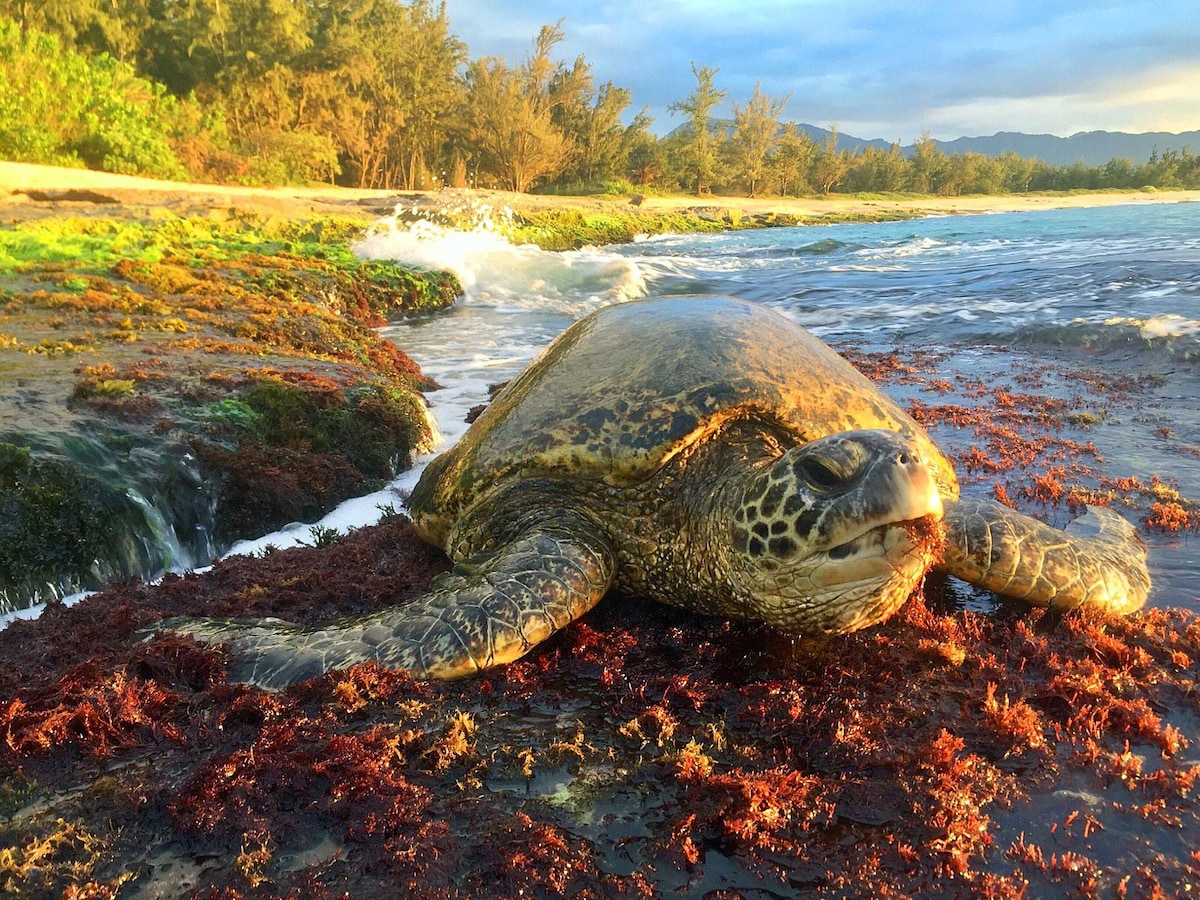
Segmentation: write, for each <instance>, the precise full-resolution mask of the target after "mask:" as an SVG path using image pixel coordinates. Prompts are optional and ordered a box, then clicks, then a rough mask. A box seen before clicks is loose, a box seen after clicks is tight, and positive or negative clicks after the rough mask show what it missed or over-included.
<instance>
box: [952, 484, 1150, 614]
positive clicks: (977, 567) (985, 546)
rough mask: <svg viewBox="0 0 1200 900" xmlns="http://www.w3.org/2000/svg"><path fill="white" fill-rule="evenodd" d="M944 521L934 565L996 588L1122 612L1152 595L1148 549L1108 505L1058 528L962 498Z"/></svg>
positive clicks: (1057, 605) (1041, 600) (1055, 605)
mask: <svg viewBox="0 0 1200 900" xmlns="http://www.w3.org/2000/svg"><path fill="white" fill-rule="evenodd" d="M945 523H946V531H947V536H946V548H945V556H944V558H943V561H942V563H941V565H940V566H939V568H940V569H941V570H942V571H945V572H947V573H948V574H950V575H954V576H957V577H958V578H961V579H963V580H964V581H969V582H970V583H971V584H976V585H979V586H980V587H983V588H987V589H988V590H990V591H995V592H996V593H997V594H1003V595H1005V596H1008V597H1017V598H1019V599H1021V600H1024V601H1026V602H1027V603H1030V604H1032V605H1034V606H1045V607H1050V608H1052V609H1074V608H1075V607H1077V606H1096V607H1102V608H1104V609H1107V610H1109V611H1110V612H1114V613H1118V614H1122V615H1124V614H1126V613H1131V612H1133V611H1134V610H1137V609H1140V608H1141V607H1142V605H1143V604H1144V603H1145V602H1146V596H1147V595H1148V594H1149V593H1150V573H1149V572H1148V571H1147V569H1146V547H1145V545H1144V544H1142V542H1141V539H1140V538H1138V536H1137V532H1136V530H1135V529H1134V527H1133V526H1132V525H1130V524H1129V523H1128V522H1127V521H1125V519H1124V518H1122V517H1121V516H1119V515H1118V514H1117V513H1115V512H1113V511H1112V510H1108V509H1101V508H1096V507H1088V511H1087V514H1086V515H1084V516H1081V517H1080V518H1079V519H1076V520H1075V521H1074V522H1072V523H1071V524H1070V525H1068V526H1067V529H1066V530H1065V531H1062V530H1060V529H1057V528H1051V527H1050V526H1049V525H1046V524H1045V523H1044V522H1039V521H1038V520H1037V519H1034V518H1031V517H1030V516H1026V515H1023V514H1021V513H1019V512H1017V511H1016V510H1014V509H1010V508H1009V507H1007V506H1004V505H1002V504H1000V503H996V502H994V501H991V500H980V499H960V500H958V501H957V502H956V503H951V504H947V506H946V516H945ZM1088 531H1093V532H1094V533H1091V534H1089V533H1087V532H1088Z"/></svg>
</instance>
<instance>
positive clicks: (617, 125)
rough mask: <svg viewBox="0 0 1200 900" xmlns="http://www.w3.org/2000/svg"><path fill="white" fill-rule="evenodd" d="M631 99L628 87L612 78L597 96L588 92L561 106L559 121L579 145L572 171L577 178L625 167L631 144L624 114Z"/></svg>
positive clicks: (590, 178)
mask: <svg viewBox="0 0 1200 900" xmlns="http://www.w3.org/2000/svg"><path fill="white" fill-rule="evenodd" d="M632 99H633V94H632V92H631V91H630V90H629V89H628V88H619V87H616V86H615V85H614V84H613V83H612V82H611V81H609V82H605V83H604V84H602V85H601V86H600V90H599V91H597V92H596V93H595V95H594V96H593V95H592V94H591V93H590V92H589V93H588V94H585V95H582V96H580V97H579V98H578V99H577V100H576V101H575V102H574V103H571V104H569V105H566V104H564V105H563V106H562V107H560V109H561V110H562V112H561V114H560V115H559V116H558V117H557V118H558V121H559V124H560V125H561V127H562V129H563V131H564V132H565V133H566V134H567V135H569V136H570V138H571V140H572V141H573V142H574V144H575V148H576V155H575V160H574V164H573V165H572V167H571V171H570V174H571V175H572V176H573V177H574V179H575V180H576V181H582V182H590V181H594V180H596V179H600V178H608V177H611V176H613V175H616V174H617V173H618V172H620V171H621V170H622V168H623V167H624V162H625V160H626V159H627V158H628V152H629V146H628V141H627V138H626V130H627V129H626V126H625V125H624V124H622V122H621V114H622V113H623V112H624V111H625V108H626V107H627V106H629V103H630V101H631V100H632ZM635 121H636V120H635Z"/></svg>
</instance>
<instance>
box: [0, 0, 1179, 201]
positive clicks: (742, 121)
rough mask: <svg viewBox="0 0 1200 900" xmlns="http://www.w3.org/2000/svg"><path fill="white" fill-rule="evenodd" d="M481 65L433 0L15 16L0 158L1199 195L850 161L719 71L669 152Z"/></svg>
mask: <svg viewBox="0 0 1200 900" xmlns="http://www.w3.org/2000/svg"><path fill="white" fill-rule="evenodd" d="M563 38H564V32H563V25H562V22H561V21H560V22H559V23H557V24H554V25H546V26H543V27H542V29H541V30H540V31H539V33H538V34H537V35H536V36H535V37H534V39H533V41H532V42H531V45H530V48H529V50H528V53H527V55H526V57H525V58H524V59H523V60H522V61H520V62H519V63H512V62H510V61H508V60H505V59H503V58H499V57H480V58H476V59H473V58H471V56H470V54H469V51H468V48H467V46H466V45H465V44H464V43H463V42H462V41H461V40H460V39H459V38H457V37H456V36H455V35H454V34H453V33H452V30H451V26H450V22H449V20H448V18H447V15H446V9H445V5H444V4H437V3H434V2H432V0H410V2H406V3H402V2H398V0H0V158H4V159H9V160H16V161H28V162H46V163H57V164H64V165H85V166H88V167H91V168H96V169H103V170H108V171H116V172H123V173H128V174H146V175H154V176H159V177H173V178H191V179H197V180H209V181H219V182H232V183H238V182H240V183H274V184H279V183H294V182H305V181H310V182H311V181H323V182H334V183H339V184H344V185H350V186H357V187H369V188H397V189H401V188H402V189H416V188H434V187H438V186H442V185H450V186H475V187H500V188H506V189H509V190H515V191H529V190H534V189H537V190H546V191H559V192H578V193H595V192H602V191H608V192H635V191H643V192H646V191H663V192H675V191H690V192H693V193H696V194H704V193H709V192H720V193H735V194H747V195H750V196H755V195H757V194H763V193H766V194H773V195H782V196H801V195H812V194H829V193H835V192H844V193H854V192H873V193H880V192H884V193H886V192H912V193H921V194H943V195H957V194H968V193H982V194H998V193H1007V192H1025V191H1039V190H1073V189H1098V188H1140V187H1145V186H1155V187H1160V188H1200V160H1198V158H1197V157H1196V156H1193V155H1192V154H1191V153H1190V151H1188V150H1187V149H1185V150H1183V151H1182V152H1176V151H1168V152H1166V153H1163V154H1161V155H1159V154H1155V155H1154V156H1153V157H1152V158H1151V159H1150V160H1149V161H1148V162H1146V163H1143V164H1134V163H1133V162H1131V161H1130V160H1126V159H1114V160H1112V161H1110V162H1109V163H1107V164H1106V165H1104V166H1086V165H1084V164H1082V163H1076V164H1074V165H1070V166H1050V165H1047V164H1045V163H1043V162H1041V161H1040V160H1035V159H1028V158H1024V157H1020V156H1017V155H1016V154H1012V153H1009V154H1004V155H1000V156H985V155H983V154H980V153H962V154H945V153H943V152H941V151H940V150H939V149H938V147H937V145H936V144H935V142H934V141H933V140H932V139H930V138H929V136H928V135H923V136H922V137H921V138H920V139H919V140H917V142H916V143H915V145H914V147H913V148H912V149H911V151H910V152H908V153H904V152H902V151H901V148H900V146H899V145H898V144H895V145H893V146H892V147H891V148H890V149H888V150H881V149H879V148H876V147H868V148H863V149H860V150H857V151H854V152H850V151H847V150H841V149H839V148H838V145H837V133H836V130H834V131H833V132H832V133H831V135H829V136H828V137H827V138H826V139H824V140H822V141H819V142H818V141H816V140H814V138H813V137H812V136H810V135H809V134H808V133H807V132H806V131H805V130H804V129H802V128H801V127H800V126H799V125H797V124H796V123H795V122H784V121H782V119H781V115H782V113H783V110H784V108H785V107H786V105H787V103H788V100H789V99H790V98H787V97H782V98H780V97H771V96H769V95H767V94H764V93H763V92H762V90H761V89H760V87H759V86H757V85H756V86H755V89H754V93H753V94H752V96H751V97H749V98H747V99H746V100H745V102H744V103H739V102H737V101H733V102H732V103H731V104H730V106H731V109H732V118H730V119H717V118H716V117H715V116H714V110H716V109H717V108H718V107H720V105H721V104H722V103H723V102H724V101H725V99H726V97H727V92H726V91H725V90H722V89H720V88H719V87H718V85H717V75H718V74H719V73H718V71H717V70H716V69H714V68H711V67H709V66H703V65H700V66H697V65H695V64H693V66H692V74H693V76H694V78H695V87H694V89H693V90H692V92H691V93H690V94H689V95H688V96H687V97H685V98H682V99H681V100H679V101H678V102H676V103H674V104H672V106H671V108H670V110H671V112H672V113H673V114H678V115H679V116H681V119H682V124H681V125H680V126H679V127H677V128H675V129H674V130H673V131H672V132H671V133H670V134H668V135H666V136H664V137H661V138H660V137H657V136H656V135H655V134H654V133H653V132H652V131H651V126H652V125H653V124H654V123H653V120H652V119H651V118H650V116H649V115H648V113H647V111H646V110H645V109H643V110H642V111H640V112H637V113H632V114H631V110H630V107H631V104H632V102H633V97H632V93H631V92H630V90H629V89H627V88H623V87H618V86H617V85H615V84H614V83H613V82H611V81H608V82H604V83H603V84H597V83H596V78H595V76H594V74H593V72H592V67H591V65H590V64H589V63H588V62H587V60H586V59H585V58H584V56H582V55H580V56H578V57H576V58H575V59H574V60H571V61H569V62H568V61H564V60H561V59H559V58H558V56H557V54H556V50H557V49H558V46H559V45H560V44H561V42H562V41H563Z"/></svg>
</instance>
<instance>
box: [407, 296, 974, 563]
mask: <svg viewBox="0 0 1200 900" xmlns="http://www.w3.org/2000/svg"><path fill="white" fill-rule="evenodd" d="M738 418H741V419H745V420H748V421H750V422H758V423H761V424H762V427H763V428H765V429H767V428H769V429H771V430H772V432H773V433H774V434H775V435H776V436H780V435H782V436H783V437H784V439H785V440H790V441H791V443H792V445H793V446H795V445H799V444H802V443H806V442H807V441H810V440H814V439H816V438H819V437H823V436H825V435H829V434H834V433H838V432H842V431H851V430H854V429H860V428H885V429H889V430H893V431H900V432H904V433H905V434H908V435H912V436H914V438H915V439H916V440H917V441H918V442H919V443H920V444H921V445H922V447H923V452H924V454H925V456H926V458H927V459H928V460H930V461H931V463H932V465H933V467H934V470H935V472H936V473H937V479H938V481H939V484H941V485H942V487H943V490H944V493H945V494H946V495H947V496H950V497H953V496H957V483H956V482H955V479H954V473H953V470H952V468H951V466H950V463H949V462H948V461H947V460H946V459H945V457H944V456H943V455H942V453H941V451H940V450H938V449H937V447H936V445H934V444H933V442H932V441H931V440H930V438H929V437H928V435H927V434H926V433H925V431H924V430H923V429H922V428H921V426H920V425H919V424H918V423H917V422H915V421H914V420H913V419H912V418H911V417H910V416H908V415H907V414H906V413H905V412H904V411H903V410H902V409H900V407H899V406H897V405H896V403H895V402H893V401H892V400H891V399H890V398H888V397H887V396H886V395H885V394H883V393H882V392H881V391H880V390H879V389H878V388H877V387H876V386H875V385H874V384H872V383H871V382H870V381H868V380H867V379H866V378H865V377H864V376H863V375H862V374H861V373H859V372H858V370H857V369H855V368H854V367H853V366H851V365H850V364H849V363H848V362H846V361H845V360H844V359H842V358H841V357H840V356H838V355H837V354H836V353H835V352H834V351H833V350H831V349H830V348H829V347H828V346H826V345H825V344H823V343H822V342H821V341H820V340H819V339H818V338H817V337H815V336H814V335H812V334H811V333H809V332H808V331H806V330H805V329H803V328H801V327H800V326H798V325H796V324H795V323H794V322H792V321H791V320H790V319H787V318H785V317H783V316H782V315H780V314H778V313H776V312H773V311H771V310H769V309H767V308H766V307H764V306H762V305H760V304H755V303H749V302H746V301H742V300H735V299H730V298H725V297H712V296H700V297H670V298H663V299H654V300H641V301H635V302H630V303H623V304H617V305H613V306H608V307H605V308H603V309H601V310H598V311H597V312H594V313H592V314H591V315H589V316H587V317H585V318H583V319H580V320H579V321H578V322H576V323H575V324H574V325H572V326H571V327H570V328H568V329H567V330H566V331H564V332H563V333H562V334H561V335H559V337H558V338H556V339H555V340H554V341H553V342H552V343H551V344H550V345H549V346H548V347H547V348H546V349H545V350H544V351H543V352H542V353H541V355H539V356H538V357H537V359H535V360H534V361H533V362H532V363H531V364H530V365H529V367H528V368H527V369H525V371H524V372H522V373H521V374H520V375H519V376H517V377H516V378H514V379H513V380H512V381H511V382H510V383H509V384H508V386H507V387H505V388H504V390H502V391H501V392H500V393H499V394H498V395H497V396H496V398H495V399H494V400H493V402H492V403H491V405H490V406H489V407H488V408H487V409H486V410H485V411H484V412H483V414H482V415H481V416H480V417H479V418H478V419H477V420H476V421H475V423H474V424H473V425H472V426H471V428H470V430H469V431H468V432H467V434H466V435H464V437H463V438H462V440H461V441H459V442H458V444H456V445H455V446H454V447H452V448H451V449H450V450H448V451H447V452H446V453H444V454H443V455H442V456H440V457H439V458H438V459H437V460H435V461H434V463H433V464H431V465H430V467H429V468H428V469H427V470H426V472H425V473H424V475H423V476H422V478H421V481H420V482H419V483H418V485H417V488H416V489H415V490H414V492H413V496H412V500H411V503H410V507H411V509H412V512H413V516H414V520H416V521H417V523H418V526H419V527H420V528H421V530H423V531H425V532H426V533H427V535H428V536H429V537H430V538H431V539H434V540H435V541H436V542H437V543H441V540H440V539H439V538H440V537H441V536H444V534H445V532H446V530H448V528H449V526H450V525H452V524H453V522H454V521H455V520H456V519H457V517H458V515H459V514H460V512H461V511H464V510H466V509H468V508H469V507H471V506H472V505H473V504H474V503H475V502H476V501H477V500H478V499H479V498H480V497H482V496H483V495H485V494H489V493H490V492H491V491H492V490H494V489H497V488H503V487H504V486H506V485H509V484H512V483H514V482H515V481H519V480H523V479H527V478H541V479H555V478H560V479H573V480H576V481H592V482H596V483H597V484H598V486H601V487H600V489H603V488H602V486H603V485H610V486H613V487H617V486H627V485H631V484H635V483H637V482H639V481H641V480H643V479H645V478H648V477H649V476H651V475H652V474H653V473H655V472H656V471H658V470H659V469H660V468H661V467H662V466H663V465H664V464H665V463H666V462H667V461H668V460H670V459H671V458H672V457H673V456H675V455H676V454H678V453H680V452H682V451H684V450H686V449H687V448H689V447H691V446H693V445H695V444H696V443H697V442H701V441H705V440H708V439H712V438H714V437H715V438H716V439H719V435H720V433H721V431H722V429H723V428H724V427H725V426H726V425H727V424H728V423H730V422H731V421H732V420H734V419H738Z"/></svg>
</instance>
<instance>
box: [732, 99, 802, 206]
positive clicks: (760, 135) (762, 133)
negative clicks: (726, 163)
mask: <svg viewBox="0 0 1200 900" xmlns="http://www.w3.org/2000/svg"><path fill="white" fill-rule="evenodd" d="M789 99H790V95H789V96H788V97H784V98H783V99H782V100H774V99H772V98H771V97H768V96H767V95H766V94H764V93H763V92H762V88H761V86H760V85H759V84H758V83H757V82H755V85H754V95H753V96H752V97H751V98H750V100H749V101H748V102H747V103H746V105H745V106H738V105H737V104H736V103H735V104H733V133H732V134H731V135H730V138H729V156H730V160H731V162H732V164H733V170H734V173H735V175H736V176H737V177H738V178H740V179H741V181H742V183H743V184H745V185H746V187H747V189H748V190H749V192H750V196H751V197H753V196H754V195H755V193H756V191H757V189H758V185H759V182H761V181H762V180H763V178H764V176H765V175H766V173H767V163H768V161H769V159H770V155H771V152H772V151H773V150H774V149H775V145H776V140H777V138H778V137H779V113H780V112H782V111H783V108H784V107H785V106H787V103H788V100H789Z"/></svg>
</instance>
